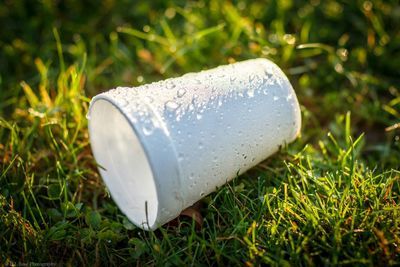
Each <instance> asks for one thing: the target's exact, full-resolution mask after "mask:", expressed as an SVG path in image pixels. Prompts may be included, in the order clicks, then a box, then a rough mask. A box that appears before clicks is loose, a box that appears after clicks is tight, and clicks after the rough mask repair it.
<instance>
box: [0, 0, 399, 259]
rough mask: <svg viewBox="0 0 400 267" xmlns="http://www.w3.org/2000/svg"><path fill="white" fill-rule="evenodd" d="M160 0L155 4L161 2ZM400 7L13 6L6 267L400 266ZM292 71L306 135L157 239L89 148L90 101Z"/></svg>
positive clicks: (7, 27)
mask: <svg viewBox="0 0 400 267" xmlns="http://www.w3.org/2000/svg"><path fill="white" fill-rule="evenodd" d="M150 2H151V3H150ZM399 10H400V5H399V2H398V1H379V0H376V1H353V2H351V3H345V2H344V1H335V0H327V1H318V0H313V1H290V0H279V1H278V0H275V1H272V0H271V1H266V2H263V1H233V2H230V1H224V0H216V1H210V2H209V1H198V2H190V1H189V2H187V1H166V2H164V1H139V2H138V3H133V2H131V1H121V2H118V3H117V1H113V0H110V1H105V2H103V3H102V4H96V5H92V4H89V3H82V2H80V1H65V2H52V1H40V2H34V1H28V2H26V3H24V2H19V1H6V2H4V3H2V4H0V25H2V27H1V28H2V29H1V38H0V62H1V64H0V265H17V264H22V263H54V264H57V265H70V266H75V265H80V266H92V265H146V266H147V265H159V266H170V265H193V266H198V265H200V266H201V265H247V266H258V265H280V266H282V265H287V266H291V265H309V266H313V265H317V266H319V265H327V266H330V265H356V266H365V265H370V266H374V265H385V266H390V265H400V256H399V255H400V226H399V223H400V220H399V218H400V206H399V205H400V199H399V197H400V170H399V166H400V163H399V161H400V160H399V159H400V140H399V133H400V132H399V121H400V91H399V89H400V79H399V74H400V73H399V69H400V61H398V60H397V59H398V58H399V57H400V50H399V48H398V47H400V35H399V32H400V26H399V24H398V23H397V22H398V20H399ZM256 57H267V58H270V59H272V60H273V61H275V62H277V63H278V65H279V66H281V67H282V68H283V70H284V71H285V72H286V73H287V74H288V76H289V78H290V80H291V81H292V83H293V85H294V87H295V90H296V92H297V94H298V97H299V101H300V103H301V104H302V116H303V128H302V135H301V137H300V138H299V139H298V140H297V141H296V142H294V143H293V144H290V145H289V146H287V147H286V148H284V149H282V150H281V151H280V152H279V153H278V154H276V155H274V156H273V157H271V158H269V159H267V160H266V161H265V162H263V163H262V164H259V165H258V166H257V167H255V168H253V169H252V170H250V171H249V172H247V173H246V174H243V175H242V176H241V177H238V178H236V179H234V180H233V181H232V182H231V183H229V184H227V185H226V186H224V187H222V188H221V189H219V190H218V191H217V192H215V193H213V194H211V195H209V196H207V197H205V198H204V199H203V200H202V203H201V205H202V208H201V210H200V212H201V214H202V216H203V218H204V223H203V227H201V228H200V229H199V228H197V227H196V223H195V222H194V221H190V220H181V222H180V223H178V224H177V225H176V226H172V225H166V226H164V227H162V228H160V229H159V230H157V231H155V232H144V231H142V230H140V229H138V228H136V227H135V226H134V225H132V224H131V223H130V222H129V221H128V220H127V218H126V217H125V216H124V215H123V214H122V213H121V212H120V211H119V210H118V208H117V207H116V205H115V204H114V202H113V201H112V199H111V198H110V196H109V194H108V192H107V190H106V188H105V187H104V184H103V183H102V181H101V178H100V177H99V174H98V172H97V170H96V163H95V161H94V159H93V156H92V154H91V151H90V147H89V141H88V133H87V121H86V119H85V114H86V112H87V108H88V103H89V100H90V97H91V96H93V95H94V94H96V93H98V92H100V91H103V90H106V89H109V88H112V87H115V86H135V85H139V84H144V83H148V82H151V81H156V80H160V79H164V78H167V77H174V76H179V75H182V74H184V73H187V72H190V71H199V70H201V69H204V68H211V67H214V66H217V65H221V64H226V63H230V62H234V61H239V60H243V59H248V58H256Z"/></svg>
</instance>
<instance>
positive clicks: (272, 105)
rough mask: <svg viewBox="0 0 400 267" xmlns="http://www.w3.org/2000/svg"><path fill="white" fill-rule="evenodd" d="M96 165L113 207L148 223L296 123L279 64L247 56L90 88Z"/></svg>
mask: <svg viewBox="0 0 400 267" xmlns="http://www.w3.org/2000/svg"><path fill="white" fill-rule="evenodd" d="M88 118H89V133H90V141H91V146H92V150H93V153H94V156H95V158H96V161H97V163H98V164H99V171H100V174H101V176H102V177H103V179H104V181H105V183H106V185H107V187H108V188H109V191H110V194H111V196H112V197H113V199H114V200H115V202H116V203H117V205H118V206H119V207H120V209H121V210H122V212H123V213H125V214H126V216H127V217H128V218H129V219H130V220H131V221H132V222H133V223H134V224H136V225H137V226H139V227H141V228H143V229H146V230H153V229H155V228H157V227H159V226H161V225H163V224H164V223H166V222H168V221H170V220H172V219H174V218H175V217H177V216H178V215H179V214H180V212H181V211H182V210H183V209H185V208H187V207H189V206H190V205H192V204H193V203H195V202H196V201H198V200H199V199H201V198H202V197H204V196H205V195H207V194H209V193H211V192H213V191H214V190H215V189H216V188H217V187H219V186H221V185H223V184H225V183H226V182H227V181H229V180H231V179H232V178H234V177H236V176H237V175H238V174H241V173H243V172H245V171H246V170H248V169H249V168H251V167H253V166H255V165H256V164H257V163H259V162H261V161H262V160H264V159H265V158H267V157H268V156H270V155H271V154H273V153H274V152H276V151H277V150H278V149H279V147H280V146H281V145H284V144H285V143H288V142H291V141H292V140H294V139H295V138H296V136H297V135H298V133H299V131H300V126H301V117H300V108H299V104H298V101H297V98H296V95H295V92H294V91H293V88H292V86H291V85H290V82H289V80H288V79H287V78H286V76H285V74H284V73H283V72H282V71H281V70H280V69H279V67H278V66H276V65H275V64H274V63H272V62H271V61H269V60H266V59H254V60H247V61H243V62H239V63H235V64H231V65H226V66H220V67H217V68H215V69H211V70H207V71H202V72H199V73H189V74H186V75H183V76H182V77H179V78H172V79H167V80H164V81H160V82H156V83H151V84H147V85H143V86H139V87H133V88H128V87H118V88H116V89H112V90H110V91H108V92H105V93H101V94H99V95H97V96H95V97H94V98H93V99H92V101H91V104H90V110H89V114H88Z"/></svg>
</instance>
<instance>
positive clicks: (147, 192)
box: [89, 98, 159, 229]
mask: <svg viewBox="0 0 400 267" xmlns="http://www.w3.org/2000/svg"><path fill="white" fill-rule="evenodd" d="M89 134H90V142H91V147H92V151H93V154H94V156H95V158H96V160H97V163H98V164H99V171H100V174H101V176H102V177H103V180H104V182H105V183H106V185H107V187H108V188H109V191H110V194H111V196H112V198H113V199H114V201H115V202H116V204H117V205H118V206H119V208H120V209H121V210H122V212H123V213H124V214H125V215H126V216H127V217H128V218H129V219H130V220H131V221H132V222H133V223H135V224H136V225H137V226H139V227H141V228H144V229H151V228H154V224H155V223H156V219H157V213H158V206H159V203H158V197H157V188H156V184H155V179H154V175H153V171H152V169H151V165H150V162H149V160H148V158H147V155H146V152H145V150H144V149H143V147H142V144H141V142H140V139H139V137H138V135H137V134H136V130H135V126H134V125H133V124H131V123H130V122H129V119H128V118H127V117H125V116H124V115H123V114H122V113H121V111H120V110H119V109H118V107H117V106H115V105H114V104H113V103H111V102H110V101H108V100H106V99H102V98H100V99H98V100H96V101H94V102H93V103H92V105H91V108H90V119H89Z"/></svg>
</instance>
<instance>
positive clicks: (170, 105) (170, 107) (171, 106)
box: [165, 101, 179, 111]
mask: <svg viewBox="0 0 400 267" xmlns="http://www.w3.org/2000/svg"><path fill="white" fill-rule="evenodd" d="M165 108H166V109H167V110H169V111H175V110H176V109H177V108H179V104H178V103H176V102H174V101H167V102H166V103H165Z"/></svg>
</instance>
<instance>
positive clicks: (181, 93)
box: [176, 88, 186, 97]
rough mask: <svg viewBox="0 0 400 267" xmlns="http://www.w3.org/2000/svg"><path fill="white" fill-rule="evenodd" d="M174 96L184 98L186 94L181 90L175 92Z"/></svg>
mask: <svg viewBox="0 0 400 267" xmlns="http://www.w3.org/2000/svg"><path fill="white" fill-rule="evenodd" d="M176 94H177V96H178V97H182V96H184V95H185V94H186V90H185V89H183V88H181V89H179V90H178V91H177V92H176Z"/></svg>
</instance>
